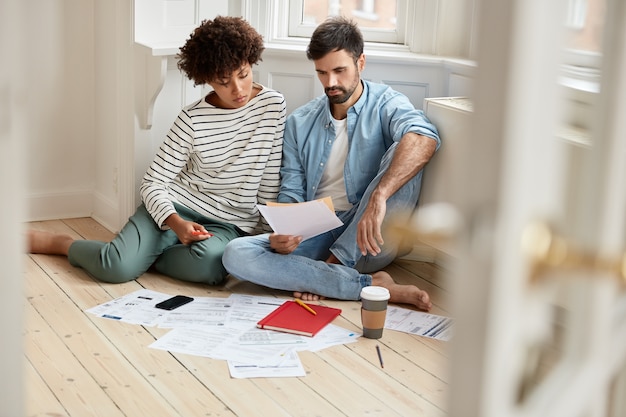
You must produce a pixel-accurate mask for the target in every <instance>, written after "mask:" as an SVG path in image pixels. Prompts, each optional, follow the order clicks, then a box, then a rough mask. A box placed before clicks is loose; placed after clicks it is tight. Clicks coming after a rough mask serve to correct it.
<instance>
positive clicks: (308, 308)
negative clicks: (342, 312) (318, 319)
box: [296, 298, 317, 316]
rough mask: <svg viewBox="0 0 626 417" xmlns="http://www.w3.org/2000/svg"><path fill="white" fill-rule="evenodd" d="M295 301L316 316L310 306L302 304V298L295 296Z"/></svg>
mask: <svg viewBox="0 0 626 417" xmlns="http://www.w3.org/2000/svg"><path fill="white" fill-rule="evenodd" d="M296 303H298V304H299V305H301V306H302V307H304V308H305V309H306V310H307V311H308V312H309V313H311V314H313V315H314V316H317V312H316V311H315V310H313V309H312V308H311V307H309V306H308V305H306V304H304V303H303V302H302V300H300V299H298V298H296Z"/></svg>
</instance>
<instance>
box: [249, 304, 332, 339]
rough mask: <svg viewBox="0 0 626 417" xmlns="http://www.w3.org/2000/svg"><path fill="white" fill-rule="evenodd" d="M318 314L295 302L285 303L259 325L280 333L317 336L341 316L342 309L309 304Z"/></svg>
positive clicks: (258, 324)
mask: <svg viewBox="0 0 626 417" xmlns="http://www.w3.org/2000/svg"><path fill="white" fill-rule="evenodd" d="M307 306H309V307H310V308H312V309H313V310H315V312H316V313H317V314H315V315H314V314H312V313H311V312H309V311H308V310H306V309H305V308H304V307H302V306H301V305H299V304H298V303H296V302H295V301H285V302H284V303H283V304H281V306H280V307H278V308H277V309H276V310H274V311H272V312H271V313H270V314H268V315H267V316H265V318H263V319H262V320H261V321H259V322H258V323H257V325H256V326H257V327H258V328H260V329H268V330H277V331H279V332H286V333H293V334H300V335H304V336H315V334H317V332H319V331H320V330H322V329H323V328H324V327H325V326H326V325H327V324H328V323H330V322H331V321H333V320H334V319H335V317H337V316H338V315H340V314H341V309H339V308H333V307H326V306H320V305H316V304H307Z"/></svg>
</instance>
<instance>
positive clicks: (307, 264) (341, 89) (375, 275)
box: [222, 17, 440, 311]
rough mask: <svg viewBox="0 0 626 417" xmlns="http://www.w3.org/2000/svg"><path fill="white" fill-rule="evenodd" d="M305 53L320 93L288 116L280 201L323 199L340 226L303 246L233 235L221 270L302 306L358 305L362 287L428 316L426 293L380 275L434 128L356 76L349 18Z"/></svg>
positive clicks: (413, 199)
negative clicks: (389, 231)
mask: <svg viewBox="0 0 626 417" xmlns="http://www.w3.org/2000/svg"><path fill="white" fill-rule="evenodd" d="M307 57H308V58H309V59H310V60H312V61H313V62H314V64H315V71H316V72H317V75H318V78H319V80H320V82H321V83H322V86H323V87H324V91H325V95H323V96H320V97H318V98H316V99H314V100H312V101H311V102H309V103H307V104H305V105H304V106H302V107H300V108H299V109H297V110H295V111H294V112H293V113H292V114H291V115H290V116H289V117H288V119H287V125H286V128H285V136H284V143H283V160H282V166H281V189H280V193H279V195H278V201H279V202H284V203H297V202H304V201H311V200H315V199H319V198H323V197H328V196H330V197H332V200H333V203H334V208H335V211H336V214H337V216H338V217H339V218H340V219H341V220H342V221H343V223H344V224H343V226H341V227H338V228H336V229H333V230H331V231H329V232H326V233H323V234H321V235H318V236H316V237H313V238H310V239H307V240H305V241H302V237H301V236H291V235H279V234H276V233H273V234H265V235H258V236H249V237H243V238H238V239H234V240H233V241H231V242H230V243H229V244H228V245H227V247H226V249H225V252H224V257H223V259H222V261H223V262H224V266H225V268H226V270H227V271H228V272H229V273H230V274H231V275H233V276H235V277H237V278H239V279H243V280H246V281H251V282H255V283H257V284H260V285H264V286H267V287H271V288H276V289H281V290H288V291H293V292H294V296H295V297H298V298H302V299H304V300H307V301H315V300H318V299H320V298H324V297H331V298H336V299H343V300H358V299H359V297H360V291H361V288H362V287H365V286H368V285H378V286H382V287H385V288H387V289H388V290H389V291H390V295H391V298H390V301H391V302H396V303H406V304H411V305H413V306H415V307H417V308H419V309H422V310H426V311H427V310H429V309H430V308H431V301H430V297H429V295H428V294H427V293H426V291H424V290H421V289H419V288H418V287H416V286H414V285H399V284H397V283H396V282H395V281H394V280H393V278H392V277H391V276H390V275H389V274H388V273H387V272H385V271H381V269H382V268H384V267H385V266H387V265H389V264H390V263H391V262H392V261H393V260H394V259H395V257H396V256H397V255H398V249H399V244H400V242H397V241H392V239H385V238H384V236H383V232H384V231H385V226H386V225H387V224H388V222H389V221H390V220H396V221H398V220H399V219H401V218H404V219H406V218H407V216H408V215H409V214H410V213H411V212H412V211H413V210H414V208H415V206H416V204H417V199H418V197H419V192H420V188H421V179H422V168H423V167H424V166H425V165H426V163H427V162H428V161H429V160H430V158H431V157H432V156H433V154H434V153H435V151H436V150H437V149H438V147H439V145H440V139H439V136H438V133H437V130H436V128H435V126H433V125H432V124H431V123H430V122H429V121H428V120H427V119H426V117H425V116H424V114H423V112H422V111H420V110H416V109H415V108H414V107H413V105H412V104H411V103H410V101H409V100H408V98H407V97H405V96H404V95H402V94H400V93H399V92H396V91H394V90H392V89H391V88H390V87H388V86H386V85H382V84H376V83H372V82H369V81H366V80H363V79H361V72H362V71H363V69H364V68H365V55H364V54H363V37H362V35H361V32H360V30H359V29H358V27H357V26H356V24H354V23H353V22H351V21H350V20H347V19H345V18H341V17H339V18H330V19H328V20H326V21H325V22H324V23H322V24H321V25H319V26H318V27H317V28H316V30H315V32H314V33H313V35H312V37H311V41H310V43H309V46H308V49H307ZM402 216H404V217H402ZM303 221H306V219H303Z"/></svg>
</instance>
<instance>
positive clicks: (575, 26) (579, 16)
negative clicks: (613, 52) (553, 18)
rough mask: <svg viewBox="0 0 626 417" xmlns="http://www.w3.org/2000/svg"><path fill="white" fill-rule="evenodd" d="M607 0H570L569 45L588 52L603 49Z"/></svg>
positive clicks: (568, 19)
mask: <svg viewBox="0 0 626 417" xmlns="http://www.w3.org/2000/svg"><path fill="white" fill-rule="evenodd" d="M605 13H606V0H570V1H569V8H568V16H567V21H566V25H567V31H568V38H567V42H568V44H567V47H568V48H571V49H576V50H581V51H586V52H601V51H602V34H603V30H604V21H605Z"/></svg>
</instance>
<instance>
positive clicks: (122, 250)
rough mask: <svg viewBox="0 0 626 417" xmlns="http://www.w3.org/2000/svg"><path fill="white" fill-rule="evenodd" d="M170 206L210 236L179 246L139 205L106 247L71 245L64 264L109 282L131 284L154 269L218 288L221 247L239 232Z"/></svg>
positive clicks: (85, 242)
mask: <svg viewBox="0 0 626 417" xmlns="http://www.w3.org/2000/svg"><path fill="white" fill-rule="evenodd" d="M175 206H176V211H177V212H178V214H179V215H180V216H181V217H182V218H184V219H185V220H190V221H193V222H196V223H199V224H201V225H203V226H204V228H205V229H206V230H207V231H209V232H211V233H213V236H212V237H210V238H209V239H205V240H202V241H199V242H194V243H193V244H191V245H183V244H181V243H180V242H179V240H178V237H177V236H176V233H174V232H173V231H172V230H161V229H160V228H159V227H158V226H157V225H156V223H155V222H154V220H153V219H152V216H150V214H149V213H148V211H147V210H146V208H145V206H144V205H143V204H142V205H141V206H139V208H137V211H136V212H135V214H133V216H132V217H131V218H130V219H129V220H128V223H126V225H125V226H124V227H123V228H122V230H121V231H120V233H119V234H118V235H117V236H116V237H115V238H114V239H113V240H112V241H111V242H109V243H106V242H100V241H94V240H77V241H75V242H74V243H72V245H71V246H70V249H69V255H68V259H69V261H70V263H71V264H72V265H74V266H78V267H81V268H83V269H85V270H86V271H88V272H89V273H90V274H91V275H93V276H94V277H95V278H97V279H99V280H101V281H105V282H112V283H121V282H127V281H131V280H134V279H136V278H138V277H139V276H140V275H141V274H143V273H144V272H146V271H147V270H148V268H150V267H151V266H152V265H154V267H155V269H156V270H157V271H159V272H161V273H163V274H165V275H168V276H170V277H172V278H176V279H180V280H183V281H191V282H201V283H206V284H210V285H217V284H220V283H221V282H222V281H224V279H225V278H226V275H227V272H226V270H225V269H224V266H223V265H222V254H223V253H224V248H225V247H226V244H227V243H228V242H230V241H231V240H233V239H235V238H237V237H240V236H243V235H245V233H244V232H243V231H241V229H239V228H238V227H236V226H234V225H232V224H229V223H224V222H221V221H219V220H215V219H212V218H209V217H205V216H202V215H200V214H198V213H196V212H195V211H193V210H190V209H188V208H187V207H184V206H181V205H180V204H175Z"/></svg>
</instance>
